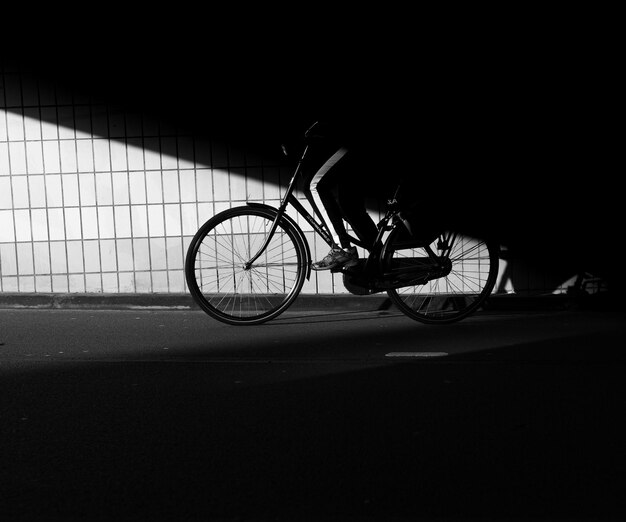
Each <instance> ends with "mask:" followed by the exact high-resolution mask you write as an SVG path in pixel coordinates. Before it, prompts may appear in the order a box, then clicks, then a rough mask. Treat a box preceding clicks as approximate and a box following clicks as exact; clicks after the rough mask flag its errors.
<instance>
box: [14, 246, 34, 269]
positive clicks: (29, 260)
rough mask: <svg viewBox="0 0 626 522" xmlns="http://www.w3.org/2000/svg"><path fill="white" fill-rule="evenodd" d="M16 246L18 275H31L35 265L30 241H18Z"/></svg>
mask: <svg viewBox="0 0 626 522" xmlns="http://www.w3.org/2000/svg"><path fill="white" fill-rule="evenodd" d="M16 248H17V268H18V270H19V274H18V275H19V276H23V275H32V274H34V273H35V265H34V261H33V246H32V243H18V244H17V245H16Z"/></svg>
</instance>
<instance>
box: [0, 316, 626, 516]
mask: <svg viewBox="0 0 626 522" xmlns="http://www.w3.org/2000/svg"><path fill="white" fill-rule="evenodd" d="M625 334H626V330H625V328H624V313H623V312H613V311H610V310H586V309H570V310H544V311H538V312H534V313H531V312H524V313H522V312H491V313H485V314H483V315H476V316H474V317H471V318H469V319H466V320H465V321H463V322H461V323H457V324H453V325H448V326H428V325H422V324H419V323H416V322H414V321H411V320H410V319H407V318H405V317H404V316H402V315H399V314H398V313H396V312H395V311H394V310H389V311H385V312H363V311H359V312H352V313H351V312H342V313H340V312H336V311H326V312H310V311H309V312H297V311H296V312H293V313H288V314H285V315H283V316H282V317H281V318H279V319H277V320H275V321H274V322H272V323H269V324H266V325H262V326H258V327H231V326H227V325H223V324H221V323H218V322H216V321H214V320H212V319H210V318H209V317H208V316H206V315H204V314H203V313H202V312H199V311H180V310H162V311H145V310H143V311H142V310H131V311H129V310H126V311H96V310H28V309H27V310H0V342H1V343H2V345H0V464H1V465H0V518H1V519H2V520H7V521H8V520H41V521H46V520H72V521H74V520H76V521H78V520H81V521H82V520H116V521H118V520H146V521H158V520H177V521H178V520H204V521H214V520H216V521H234V520H246V521H248V520H280V521H283V520H294V521H300V520H305V521H308V520H311V521H316V520H324V521H327V520H333V521H334V520H337V521H344V520H346V521H347V520H363V521H373V520H390V521H393V520H464V519H468V520H469V519H471V520H620V519H623V518H622V515H623V514H625V513H626V496H625V495H624V487H625V486H626V478H625V471H626V444H625V440H626V437H625V436H626V428H625V427H624V423H623V414H624V410H625V408H624V407H625V406H626V391H625V389H624V367H625V362H626V355H625V352H624V347H625V346H626V344H625V343H624V340H625V337H626V335H625Z"/></svg>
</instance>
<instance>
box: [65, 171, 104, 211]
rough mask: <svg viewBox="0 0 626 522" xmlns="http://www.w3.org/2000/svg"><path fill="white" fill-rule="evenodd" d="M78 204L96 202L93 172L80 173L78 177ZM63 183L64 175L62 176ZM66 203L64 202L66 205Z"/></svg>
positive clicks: (84, 204) (83, 204)
mask: <svg viewBox="0 0 626 522" xmlns="http://www.w3.org/2000/svg"><path fill="white" fill-rule="evenodd" d="M77 179H78V180H79V190H80V204H81V205H82V206H87V205H95V204H96V179H95V176H94V175H93V174H81V175H80V176H79V177H78V178H77ZM63 180H64V183H65V176H64V177H63ZM67 204H68V203H66V205H67Z"/></svg>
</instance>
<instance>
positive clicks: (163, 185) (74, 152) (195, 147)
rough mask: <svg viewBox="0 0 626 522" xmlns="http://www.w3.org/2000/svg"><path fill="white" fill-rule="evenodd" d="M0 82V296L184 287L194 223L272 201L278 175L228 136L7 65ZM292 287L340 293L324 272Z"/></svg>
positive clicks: (285, 175)
mask: <svg viewBox="0 0 626 522" xmlns="http://www.w3.org/2000/svg"><path fill="white" fill-rule="evenodd" d="M0 89H1V90H0V292H63V293H65V292H104V293H108V292H114V293H115V292H122V293H127V292H131V293H132V292H185V291H186V287H185V282H184V273H183V263H184V255H185V252H186V249H187V246H188V244H189V241H190V240H191V237H192V236H193V234H194V233H195V232H196V230H197V229H198V227H199V225H201V224H202V223H203V222H205V221H206V220H207V219H209V218H210V217H211V216H213V215H214V214H215V213H217V212H219V211H221V210H223V209H225V208H228V207H231V206H236V205H241V204H244V202H245V201H246V200H252V201H259V202H265V203H268V204H272V205H276V204H278V202H279V199H280V191H281V186H284V185H285V184H286V183H287V181H288V180H289V175H290V172H288V171H285V170H284V169H285V167H284V165H283V166H280V165H278V164H277V162H276V161H275V160H273V162H270V163H268V160H267V159H266V158H261V157H258V156H253V155H251V154H250V152H249V151H245V150H241V149H238V148H237V146H236V144H231V143H220V142H216V141H213V140H209V139H208V138H200V137H197V136H193V135H189V134H186V133H185V132H181V130H179V129H174V128H171V127H169V126H167V125H166V124H164V122H161V121H158V120H156V119H154V117H146V116H145V115H142V114H138V113H130V112H128V111H124V110H122V109H121V108H119V107H115V106H111V105H108V104H106V103H104V102H102V101H99V100H94V99H90V98H85V97H83V96H81V95H78V94H76V93H72V92H68V91H67V90H64V89H61V88H59V87H58V86H55V85H50V84H41V83H39V82H37V81H33V80H31V79H29V78H27V77H25V76H24V75H21V74H19V73H18V72H17V71H12V70H5V71H4V73H3V75H2V81H1V82H0ZM294 217H295V216H294ZM298 220H299V221H301V220H300V219H298ZM302 225H303V228H304V229H305V231H306V232H307V234H308V235H309V238H310V241H311V246H312V247H313V250H314V255H315V256H316V255H318V252H317V250H318V249H317V246H318V243H319V240H318V239H317V238H315V237H313V236H314V235H313V234H312V233H311V231H310V229H308V228H307V226H306V223H302ZM319 247H320V250H319V254H320V255H324V254H325V253H326V250H327V247H326V245H325V244H322V245H319ZM304 291H305V292H309V293H310V292H323V293H332V292H338V291H344V290H343V287H342V286H341V284H340V282H339V281H338V280H335V278H334V277H333V276H331V275H330V274H328V273H325V274H319V275H318V274H315V275H314V277H313V278H312V280H311V281H310V282H308V283H307V284H306V287H305V289H304Z"/></svg>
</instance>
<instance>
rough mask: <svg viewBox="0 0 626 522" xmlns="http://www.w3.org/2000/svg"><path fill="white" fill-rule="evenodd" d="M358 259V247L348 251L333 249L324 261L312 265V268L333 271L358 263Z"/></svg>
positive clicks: (347, 249)
mask: <svg viewBox="0 0 626 522" xmlns="http://www.w3.org/2000/svg"><path fill="white" fill-rule="evenodd" d="M358 258H359V255H358V254H357V251H356V247H350V248H346V249H342V248H339V247H333V248H332V249H331V251H330V252H329V253H328V255H327V256H326V257H325V258H324V259H322V260H321V261H317V262H315V263H312V264H311V268H312V269H313V270H331V269H333V268H339V267H341V266H344V265H345V264H347V263H350V262H351V261H356V260H357V259H358Z"/></svg>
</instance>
